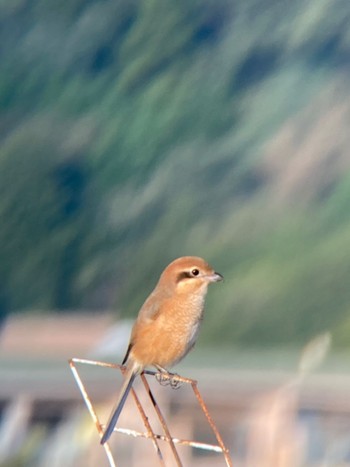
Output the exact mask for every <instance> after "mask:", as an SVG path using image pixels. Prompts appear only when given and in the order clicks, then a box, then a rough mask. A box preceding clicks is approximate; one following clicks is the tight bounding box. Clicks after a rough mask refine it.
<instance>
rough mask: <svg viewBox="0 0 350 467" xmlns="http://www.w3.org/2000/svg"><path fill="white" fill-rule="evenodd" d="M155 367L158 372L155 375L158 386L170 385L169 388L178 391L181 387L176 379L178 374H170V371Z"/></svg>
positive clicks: (180, 383)
mask: <svg viewBox="0 0 350 467" xmlns="http://www.w3.org/2000/svg"><path fill="white" fill-rule="evenodd" d="M155 367H156V368H157V370H158V373H157V374H156V379H157V381H158V383H159V384H161V385H162V386H167V385H168V384H170V387H171V388H172V389H178V388H179V387H180V386H181V385H182V382H181V381H180V380H179V379H178V376H179V375H178V374H176V373H170V371H168V370H166V369H165V368H163V367H162V366H160V365H155Z"/></svg>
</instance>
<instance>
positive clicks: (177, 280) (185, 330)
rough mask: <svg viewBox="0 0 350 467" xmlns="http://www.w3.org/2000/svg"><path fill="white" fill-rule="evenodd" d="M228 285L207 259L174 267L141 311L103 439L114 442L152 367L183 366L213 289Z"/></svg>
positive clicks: (187, 258) (182, 261)
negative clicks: (137, 383) (134, 391)
mask: <svg viewBox="0 0 350 467" xmlns="http://www.w3.org/2000/svg"><path fill="white" fill-rule="evenodd" d="M222 279H223V277H222V275H221V274H219V273H218V272H215V271H214V269H213V268H212V267H211V266H209V264H208V263H206V262H205V261H204V260H203V259H202V258H198V257H196V256H184V257H182V258H178V259H176V260H175V261H173V262H172V263H170V264H169V265H168V266H167V267H166V268H165V269H164V271H163V272H162V274H161V276H160V278H159V281H158V283H157V285H156V287H155V289H154V290H153V292H152V293H151V294H150V295H149V297H148V298H147V300H146V301H145V303H144V304H143V306H142V307H141V309H140V311H139V315H138V317H137V319H136V321H135V324H134V326H133V328H132V331H131V337H130V342H129V346H128V349H127V352H126V355H125V357H124V360H123V363H122V364H123V365H124V364H125V365H126V371H125V375H124V383H123V386H122V388H121V391H120V394H119V398H118V401H117V403H116V406H115V409H114V410H113V412H112V415H111V417H110V419H109V422H108V424H107V428H106V430H105V432H104V434H103V436H102V438H101V444H104V443H105V442H106V441H107V440H108V439H109V437H110V436H111V434H112V432H113V430H114V427H115V425H116V423H117V420H118V417H119V415H120V412H121V411H122V408H123V406H124V403H125V400H126V398H127V396H128V393H129V391H130V389H131V386H132V384H133V381H134V379H135V377H136V376H137V375H139V374H140V373H142V371H143V370H144V369H145V368H146V367H147V366H155V367H156V368H157V369H158V370H159V371H160V372H167V370H166V369H165V368H168V367H170V366H172V365H174V364H175V363H177V362H179V361H180V360H182V359H183V358H184V357H185V355H186V354H187V353H188V352H189V351H190V350H191V349H192V347H193V346H194V344H195V342H196V339H197V336H198V331H199V327H200V324H201V321H202V318H203V309H204V300H205V296H206V293H207V289H208V285H209V284H210V283H211V282H218V281H221V280H222Z"/></svg>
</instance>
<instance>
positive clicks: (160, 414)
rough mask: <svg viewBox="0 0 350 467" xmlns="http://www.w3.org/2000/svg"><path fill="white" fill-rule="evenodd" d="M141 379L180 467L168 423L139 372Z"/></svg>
mask: <svg viewBox="0 0 350 467" xmlns="http://www.w3.org/2000/svg"><path fill="white" fill-rule="evenodd" d="M141 379H142V382H143V384H144V386H145V389H146V391H147V393H148V395H149V398H150V399H151V402H152V404H153V407H154V409H155V411H156V413H157V415H158V418H159V421H160V423H161V425H162V427H163V430H164V433H165V435H166V439H167V441H168V442H169V444H170V448H171V450H172V453H173V455H174V458H175V462H176V464H177V465H178V466H179V467H182V462H181V459H180V456H179V454H178V452H177V450H176V447H175V444H174V442H173V438H172V436H171V434H170V431H169V428H168V425H167V423H166V421H165V418H164V417H163V414H162V412H161V410H160V408H159V405H158V404H157V401H156V400H155V398H154V396H153V394H152V391H151V388H150V387H149V384H148V381H147V378H146V376H145V375H144V374H143V373H142V374H141Z"/></svg>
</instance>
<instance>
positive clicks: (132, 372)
mask: <svg viewBox="0 0 350 467" xmlns="http://www.w3.org/2000/svg"><path fill="white" fill-rule="evenodd" d="M139 373H140V367H139V365H138V364H137V363H133V364H132V365H131V366H130V368H128V369H127V370H126V373H125V376H124V383H123V386H122V388H121V390H120V393H119V397H118V401H117V403H116V404H115V407H114V409H113V411H112V413H111V416H110V418H109V420H108V423H107V428H106V429H105V432H104V433H103V436H102V438H101V444H104V443H105V442H106V441H108V439H109V437H110V436H111V434H112V433H113V430H114V427H115V425H116V424H117V421H118V418H119V415H120V413H121V411H122V409H123V407H124V404H125V401H126V398H127V397H128V394H129V391H130V389H131V386H132V383H133V382H134V379H135V377H136V376H137V375H138V374H139Z"/></svg>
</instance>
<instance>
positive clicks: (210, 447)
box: [69, 358, 233, 467]
mask: <svg viewBox="0 0 350 467" xmlns="http://www.w3.org/2000/svg"><path fill="white" fill-rule="evenodd" d="M77 363H78V364H83V365H93V366H100V367H107V368H113V369H118V370H119V371H121V372H122V373H124V371H125V368H124V367H123V366H121V365H117V364H114V363H107V362H101V361H96V360H87V359H82V358H72V359H71V360H69V365H70V368H71V370H72V373H73V377H74V379H75V381H76V383H77V386H78V388H79V390H80V392H81V394H82V397H83V399H84V402H85V404H86V406H87V408H88V411H89V413H90V415H91V417H92V419H93V421H94V422H95V425H96V428H97V431H98V433H99V435H100V437H102V434H103V426H104V425H101V423H100V421H99V419H98V417H97V414H96V412H95V410H94V408H93V405H92V403H91V400H90V398H89V395H88V393H87V391H86V389H85V386H84V384H83V382H82V380H81V378H80V375H79V373H78V370H77V368H76V364H77ZM158 374H159V373H156V372H154V371H148V370H146V371H144V372H143V374H142V375H141V381H142V382H143V385H144V388H145V390H146V392H147V394H148V396H149V397H150V399H151V402H152V405H153V407H154V409H155V412H156V414H157V416H158V419H159V421H160V423H161V425H162V428H163V430H164V435H160V434H156V433H154V431H153V430H152V427H151V425H150V423H149V420H148V417H147V415H146V413H145V411H144V408H143V407H142V404H141V402H140V400H139V398H138V396H137V394H136V392H135V390H134V389H133V388H132V389H131V393H132V395H133V398H134V400H135V403H136V406H137V408H138V410H139V412H140V415H141V417H142V420H143V423H144V425H145V428H146V430H147V432H146V433H141V432H138V431H135V430H129V429H125V428H115V429H114V431H115V432H119V433H122V434H124V435H128V436H132V437H142V438H146V439H150V440H151V441H152V444H153V446H154V448H155V451H156V454H157V457H158V460H159V462H160V464H161V465H162V466H163V467H165V463H164V458H163V455H162V452H161V450H160V447H159V445H158V440H161V441H165V442H167V443H169V445H170V448H171V451H172V453H173V456H174V458H175V461H176V464H177V466H178V467H182V463H181V460H180V457H179V455H178V452H177V449H176V446H175V445H176V444H177V445H185V446H191V447H193V448H197V449H204V450H207V451H212V452H218V453H222V454H223V456H224V458H225V462H226V465H227V466H228V467H233V464H232V461H231V458H230V455H229V451H228V449H227V448H226V447H225V445H224V442H223V440H222V438H221V435H220V433H219V431H218V429H217V427H216V425H215V424H214V421H213V419H212V418H211V416H210V414H209V411H208V408H207V407H206V405H205V403H204V400H203V398H202V396H201V394H200V392H199V389H198V386H197V381H195V380H192V379H189V378H184V377H182V376H180V375H171V374H162V380H164V379H165V380H166V379H169V382H170V383H171V381H172V380H174V379H176V384H178V383H185V384H190V385H191V387H192V390H193V392H194V395H195V397H196V399H197V401H198V403H199V406H200V407H201V410H202V412H203V413H204V415H205V417H206V419H207V421H208V423H209V425H210V427H211V429H212V431H213V433H214V435H215V437H216V440H217V442H218V445H215V444H208V443H201V442H198V441H193V440H186V439H179V438H173V437H172V436H171V434H170V431H169V428H168V425H167V423H166V421H165V418H164V417H163V414H162V412H161V410H160V408H159V405H158V404H157V402H156V399H155V397H154V395H153V394H152V392H151V389H150V386H149V384H148V381H147V379H146V377H145V375H150V376H153V377H156V375H158ZM103 447H104V449H105V452H106V455H107V458H108V461H109V464H110V466H111V467H116V462H115V460H114V459H113V456H112V453H111V450H110V447H109V444H108V443H105V444H104V445H103Z"/></svg>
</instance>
